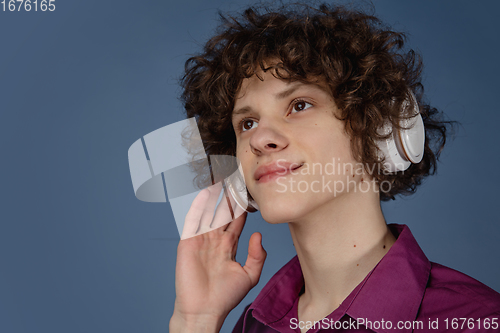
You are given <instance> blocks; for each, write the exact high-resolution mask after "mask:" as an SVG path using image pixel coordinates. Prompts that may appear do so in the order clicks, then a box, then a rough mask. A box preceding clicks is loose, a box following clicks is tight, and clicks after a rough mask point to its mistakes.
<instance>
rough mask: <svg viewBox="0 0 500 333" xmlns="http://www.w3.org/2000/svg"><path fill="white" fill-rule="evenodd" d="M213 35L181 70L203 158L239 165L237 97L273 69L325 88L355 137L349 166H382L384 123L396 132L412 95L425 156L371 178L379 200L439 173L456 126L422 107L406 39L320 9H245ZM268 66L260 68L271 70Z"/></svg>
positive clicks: (355, 14)
mask: <svg viewBox="0 0 500 333" xmlns="http://www.w3.org/2000/svg"><path fill="white" fill-rule="evenodd" d="M220 18H221V24H220V25H219V27H218V30H217V35H216V36H214V37H212V38H211V39H210V40H209V41H208V42H207V43H206V45H205V47H204V50H203V53H201V54H199V55H196V56H193V57H191V58H189V59H188V60H187V61H186V64H185V75H184V76H183V78H182V79H181V84H182V86H183V88H184V91H183V93H182V101H183V103H184V107H185V109H186V113H187V116H188V117H196V118H197V121H198V127H199V130H200V134H201V136H202V139H203V142H204V145H205V149H206V153H207V154H208V155H212V154H214V155H232V156H234V155H235V152H236V136H235V133H234V130H233V126H232V121H231V120H232V119H231V118H232V111H233V108H234V103H235V97H236V95H237V93H238V91H239V89H240V87H241V84H242V80H243V79H245V78H250V77H252V76H253V75H256V74H257V73H258V72H259V71H261V70H262V71H268V70H270V69H272V72H273V75H274V76H275V77H277V78H280V79H285V80H291V81H301V82H305V83H310V82H312V81H317V80H318V78H320V79H321V80H322V81H324V82H326V84H327V86H328V88H329V89H330V91H331V94H332V97H333V98H334V100H335V103H336V105H337V107H338V108H339V110H341V115H340V118H339V119H341V120H343V121H345V129H346V132H347V133H348V134H349V135H350V137H351V140H352V141H351V142H352V145H351V149H352V152H353V156H354V157H355V158H356V159H357V160H358V161H360V162H362V163H364V164H365V165H366V166H368V165H372V166H373V165H381V163H382V162H383V161H381V159H380V157H379V156H378V154H377V149H378V148H377V140H381V139H383V138H384V137H382V136H381V135H380V134H379V132H378V131H377V130H378V129H379V128H381V127H382V126H383V124H384V122H385V121H387V120H388V121H390V122H392V124H393V126H394V127H396V128H401V127H400V125H399V124H400V119H401V117H403V116H402V113H401V108H402V105H403V103H404V102H405V101H408V100H411V99H409V95H410V90H411V91H412V92H413V93H414V95H415V97H416V100H417V102H418V104H419V109H420V112H421V114H422V118H423V121H424V126H425V130H426V137H425V140H426V141H425V149H424V156H423V159H422V161H421V162H420V163H417V164H412V165H411V166H410V167H409V168H408V169H407V170H405V171H404V172H402V171H400V172H397V173H392V174H389V173H385V172H381V168H367V170H373V171H372V174H371V176H372V177H373V178H374V179H375V180H376V181H377V182H378V184H380V183H381V182H382V181H388V182H389V183H390V184H391V186H390V187H389V190H388V191H385V192H384V191H380V199H381V200H382V201H387V200H389V199H394V196H395V195H397V194H404V195H409V194H412V193H414V192H415V191H416V189H417V186H418V185H420V184H421V182H422V180H423V179H424V178H425V177H426V176H428V175H430V174H434V173H435V172H436V167H437V165H436V162H437V159H438V158H439V155H440V153H441V151H442V149H443V147H444V145H445V143H446V133H447V130H448V131H449V130H450V129H453V126H451V125H453V123H454V122H453V121H443V115H442V113H441V112H439V111H438V110H436V109H435V108H433V107H431V106H430V105H428V104H425V103H424V102H423V86H422V84H421V82H420V80H421V72H422V67H423V66H422V61H421V57H420V56H419V55H418V54H416V53H415V52H414V51H413V50H408V51H405V50H404V43H405V39H406V37H405V35H404V34H403V33H400V32H394V31H392V30H391V29H390V28H389V27H387V26H385V25H383V24H382V23H381V22H380V20H379V19H378V18H376V17H374V16H373V15H372V14H367V13H365V12H363V11H360V10H351V9H347V8H346V7H342V6H332V5H328V4H322V5H320V6H319V7H318V8H313V7H311V6H309V5H303V4H294V5H286V6H284V5H282V6H281V7H279V8H278V9H275V10H272V9H269V8H267V7H259V8H256V7H250V8H248V9H246V10H245V11H244V12H243V13H242V14H240V15H223V14H220ZM275 59H278V61H277V62H276V61H273V62H272V63H273V64H274V65H272V66H270V67H266V66H267V65H268V64H269V61H270V60H275Z"/></svg>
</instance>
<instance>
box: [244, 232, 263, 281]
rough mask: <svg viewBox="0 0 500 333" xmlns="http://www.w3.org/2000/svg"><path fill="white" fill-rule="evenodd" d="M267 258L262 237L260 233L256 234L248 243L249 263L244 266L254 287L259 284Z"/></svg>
mask: <svg viewBox="0 0 500 333" xmlns="http://www.w3.org/2000/svg"><path fill="white" fill-rule="evenodd" d="M266 257H267V253H266V251H265V250H264V248H263V247H262V235H261V234H260V233H259V232H255V233H253V234H252V236H251V237H250V240H249V241H248V256H247V261H246V262H245V266H243V269H244V270H245V272H246V273H247V275H248V277H249V278H250V281H251V282H252V287H254V286H255V285H257V283H258V282H259V279H260V274H261V273H262V267H264V261H265V260H266Z"/></svg>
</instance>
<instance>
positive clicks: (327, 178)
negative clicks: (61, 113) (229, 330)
mask: <svg viewBox="0 0 500 333" xmlns="http://www.w3.org/2000/svg"><path fill="white" fill-rule="evenodd" d="M403 45H404V38H403V35H401V34H399V33H396V32H392V31H391V30H389V29H388V28H386V27H384V26H383V25H382V24H380V22H379V21H378V20H377V19H376V18H374V17H373V16H370V15H367V14H364V13H361V12H356V11H350V10H346V9H344V8H341V7H330V6H328V5H322V6H320V7H319V8H318V9H315V8H310V7H308V6H297V7H286V8H285V7H284V8H281V9H278V10H276V11H267V12H266V11H265V12H264V13H259V12H258V11H256V10H254V9H252V8H250V9H248V10H246V11H245V12H244V13H243V15H242V16H241V17H238V18H225V19H223V24H222V25H221V27H220V31H219V34H218V35H217V36H215V37H213V38H212V39H211V40H210V41H209V42H208V43H207V44H206V46H205V50H204V53H203V54H201V55H199V56H195V57H192V58H190V59H189V60H188V62H187V66H186V75H185V77H184V79H183V85H184V93H183V98H184V101H185V108H186V111H187V115H188V117H193V116H196V117H197V118H198V127H199V129H200V134H201V136H202V138H203V140H204V143H205V147H206V150H207V152H208V154H213V155H233V156H236V157H237V158H238V159H239V160H240V161H241V167H242V169H243V174H244V177H245V182H246V186H247V188H248V195H249V199H250V202H254V205H255V206H256V207H258V208H259V210H260V211H261V214H262V217H263V218H264V219H265V220H266V221H267V222H269V223H288V225H289V228H290V232H291V235H292V239H293V242H294V245H295V248H296V250H297V256H296V257H295V258H293V259H292V260H291V261H290V262H289V263H287V264H286V265H285V266H284V267H283V268H281V269H280V270H279V271H278V272H277V273H276V275H275V276H274V277H273V278H272V279H271V280H270V281H269V282H268V283H267V285H266V286H265V287H264V288H263V290H262V291H261V292H260V294H259V296H258V297H257V298H256V300H255V301H254V302H253V303H252V304H250V305H249V306H248V307H247V308H246V309H245V311H244V313H243V314H242V316H241V318H240V320H239V322H238V323H237V325H236V327H235V328H234V332H305V331H308V332H317V331H335V330H338V331H358V332H373V331H375V332H386V331H389V330H395V331H400V332H411V331H414V332H429V331H446V330H457V331H460V330H462V331H465V330H470V331H481V332H482V331H486V332H487V331H498V330H499V325H500V323H499V320H500V295H499V294H498V293H496V292H495V291H493V290H492V289H490V288H488V287H486V286H485V285H483V284H481V283H479V282H478V281H476V280H474V279H472V278H470V277H468V276H466V275H464V274H462V273H459V272H457V271H454V270H452V269H450V268H446V267H444V266H441V265H438V264H435V263H431V262H429V260H428V259H427V258H426V257H425V255H424V254H423V252H422V251H421V249H420V248H419V246H418V244H417V243H416V241H415V239H414V238H413V236H412V235H411V232H410V231H409V229H408V227H406V226H404V225H389V226H388V225H387V224H386V221H385V219H384V216H383V214H382V210H381V208H380V201H381V200H389V199H394V198H395V196H396V195H397V194H411V193H413V192H414V191H415V190H416V188H417V186H418V185H419V184H420V183H421V181H422V179H423V178H424V177H426V176H428V175H429V174H432V173H433V172H434V171H435V168H436V158H437V157H438V156H439V153H440V152H441V150H442V148H443V146H444V144H445V140H446V130H447V127H448V126H449V125H450V124H449V123H446V122H441V121H439V113H438V111H437V110H436V109H434V108H432V107H430V106H429V105H426V104H425V103H424V102H423V100H422V94H421V91H422V85H421V83H420V71H421V67H422V66H421V62H420V60H419V58H418V57H417V56H416V55H415V54H414V53H413V52H412V51H409V52H404V51H403ZM412 110H417V111H418V112H417V114H418V113H419V114H420V116H418V117H421V119H422V124H423V127H425V145H424V144H423V141H422V147H420V148H422V151H421V154H420V153H419V152H418V150H419V147H418V142H419V141H418V138H417V140H416V141H415V138H414V136H417V137H418V135H419V134H418V133H419V132H418V131H413V132H407V131H406V130H410V129H411V128H418V124H419V123H418V121H416V120H415V119H420V118H417V117H416V115H415V114H414V113H412V112H411V111H412ZM414 120H415V121H414ZM408 124H410V125H409V126H407V125H408ZM387 128H389V129H392V130H389V132H386V131H385V129H387ZM393 132H394V133H395V134H397V135H398V136H401V139H398V138H396V139H398V140H400V141H397V142H398V143H395V146H398V147H397V148H398V149H403V151H404V152H405V153H404V154H402V155H405V156H400V158H401V159H402V161H403V162H401V163H402V164H403V165H402V166H397V165H392V167H388V166H387V165H386V163H388V161H389V160H391V159H392V158H393V156H392V155H391V154H390V152H391V150H390V149H389V150H385V148H387V147H386V146H384V144H383V143H384V142H385V143H387V141H386V140H387V139H390V138H392V136H391V135H392V133H393ZM408 133H410V134H409V135H408V137H407V138H405V135H406V134H408ZM405 140H406V141H405ZM415 142H416V143H415ZM381 143H382V144H381ZM384 147H385V148H384ZM415 149H416V150H417V152H415V151H414V150H415ZM419 154H420V156H418V155H419ZM411 155H414V156H413V157H412V156H411ZM416 156H418V158H415V157H416ZM396 164H397V163H396ZM389 165H390V164H389ZM205 200H206V198H204V197H203V195H202V196H201V197H200V199H198V200H197V201H195V202H194V203H193V206H192V207H194V208H199V207H202V206H203V205H206V201H205ZM245 218H246V215H243V216H241V217H239V218H237V219H236V220H234V221H233V222H231V223H229V224H228V225H225V226H223V227H220V228H216V229H214V230H213V231H210V232H207V233H204V234H201V235H199V236H196V237H191V238H189V239H185V240H182V241H181V242H180V243H179V247H178V260H177V268H176V293H177V298H176V302H175V310H174V314H173V316H172V319H171V321H170V331H171V332H218V331H219V330H220V327H221V326H222V323H223V321H224V319H225V317H226V316H227V314H228V313H229V312H230V311H231V310H232V309H233V308H234V307H235V306H236V305H238V303H239V302H240V301H241V300H242V299H243V298H244V297H245V295H246V294H247V293H248V291H249V290H250V289H251V288H252V287H253V286H255V285H256V284H257V282H258V280H259V277H260V273H261V271H262V267H263V264H264V261H265V258H266V252H265V250H264V249H263V247H262V245H261V235H260V234H259V233H255V234H254V235H252V237H251V239H250V243H249V253H248V258H247V261H246V263H245V266H243V267H242V266H241V265H240V264H239V263H237V262H236V261H235V260H234V258H235V254H236V248H237V243H238V237H239V235H240V234H241V231H242V229H243V226H244V223H245ZM461 318H465V320H464V321H462V319H461ZM457 321H458V324H457ZM455 324H457V325H458V326H457V325H455Z"/></svg>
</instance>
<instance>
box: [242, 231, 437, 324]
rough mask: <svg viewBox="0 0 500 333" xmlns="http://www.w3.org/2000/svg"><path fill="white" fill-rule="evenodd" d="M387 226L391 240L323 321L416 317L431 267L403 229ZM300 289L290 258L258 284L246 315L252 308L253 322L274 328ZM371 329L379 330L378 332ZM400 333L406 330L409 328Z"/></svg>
mask: <svg viewBox="0 0 500 333" xmlns="http://www.w3.org/2000/svg"><path fill="white" fill-rule="evenodd" d="M389 228H390V230H391V231H392V233H393V234H394V236H395V237H396V238H397V240H396V242H395V243H394V244H393V245H392V247H391V248H390V249H389V251H388V252H387V254H386V255H385V256H384V257H383V258H382V260H380V262H379V263H378V264H377V265H376V266H375V268H374V269H373V270H372V271H371V272H370V273H369V274H368V276H367V277H366V278H365V279H364V280H363V281H362V282H361V283H360V284H359V285H358V286H357V287H356V288H355V289H354V290H353V291H352V292H351V294H350V295H349V296H348V297H347V298H346V299H345V300H344V302H342V304H341V305H340V306H339V308H338V309H336V310H335V311H334V312H333V313H331V314H330V315H329V316H327V318H331V319H333V320H340V318H341V317H342V316H343V315H344V314H347V315H349V316H350V317H352V318H354V319H361V318H363V319H365V320H369V321H372V322H374V321H378V322H380V321H381V320H382V319H384V320H385V321H391V322H392V324H393V325H396V323H397V322H398V321H413V320H415V319H416V317H417V313H418V309H419V307H420V303H421V302H422V298H423V295H424V291H425V288H426V285H427V281H428V279H429V274H430V269H431V264H430V262H429V260H428V259H427V257H426V256H425V254H424V253H423V251H422V249H421V248H420V246H419V245H418V244H417V242H416V240H415V238H414V237H413V235H412V234H411V232H410V229H409V228H408V227H407V226H406V225H399V224H390V225H389ZM303 286H304V277H303V275H302V270H301V268H300V263H299V260H298V257H297V256H295V257H294V258H292V260H290V261H289V262H288V263H287V264H286V265H285V266H283V267H282V268H281V269H280V270H279V271H278V272H277V273H276V274H275V275H274V276H273V277H272V278H271V280H270V281H269V282H268V283H267V284H266V286H264V288H263V289H262V291H261V292H260V293H259V295H258V296H257V298H256V299H255V301H254V302H253V303H252V305H251V306H250V307H249V309H248V311H247V314H248V313H249V312H250V311H252V310H253V316H254V317H255V318H256V319H257V320H259V321H260V322H262V323H264V324H265V325H268V326H271V327H274V328H279V327H281V326H283V325H288V324H289V323H286V322H285V321H284V320H283V319H284V318H285V316H287V314H290V312H291V310H292V307H293V306H294V305H295V303H296V300H297V298H298V297H299V293H300V291H301V289H302V287H303ZM295 311H296V309H295ZM295 313H296V312H295ZM245 317H246V315H245ZM286 321H287V320H286ZM275 326H276V327H275ZM373 331H375V332H385V331H384V330H383V329H378V330H377V329H373ZM400 332H411V329H409V330H406V331H405V330H400Z"/></svg>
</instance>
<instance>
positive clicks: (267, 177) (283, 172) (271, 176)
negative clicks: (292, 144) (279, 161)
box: [256, 163, 304, 183]
mask: <svg viewBox="0 0 500 333" xmlns="http://www.w3.org/2000/svg"><path fill="white" fill-rule="evenodd" d="M303 165H304V163H300V164H297V163H291V164H289V166H288V167H283V166H282V167H281V168H278V169H276V168H273V167H271V168H268V170H265V169H264V170H262V171H260V172H258V174H257V177H256V181H257V183H266V182H269V181H272V180H275V179H277V178H280V177H285V176H287V175H289V174H291V173H294V172H295V171H296V170H298V169H300V168H301V167H302V166H303Z"/></svg>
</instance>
